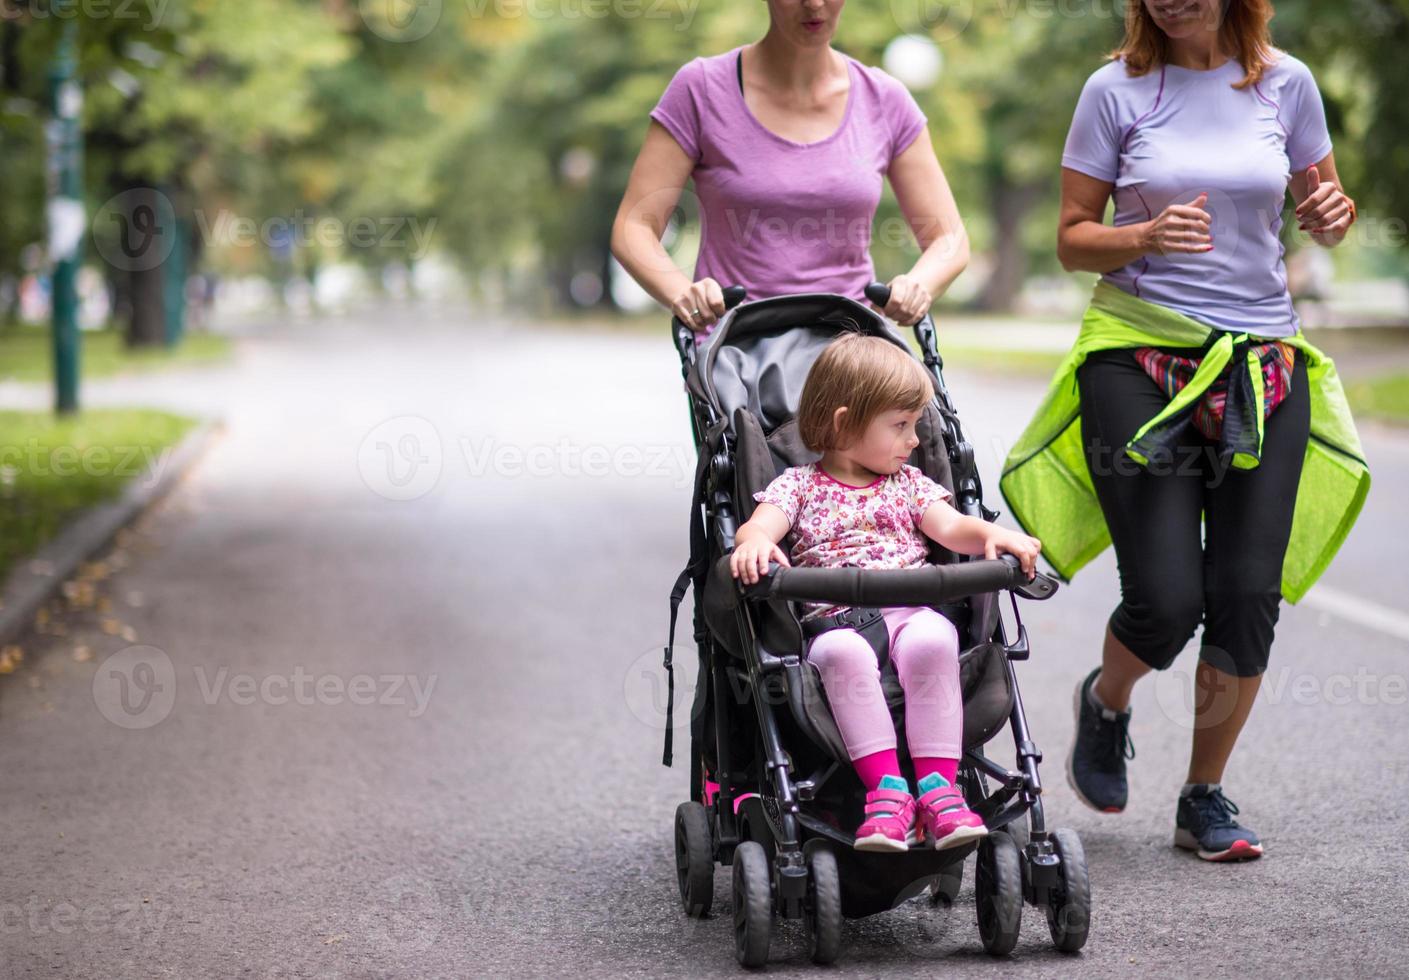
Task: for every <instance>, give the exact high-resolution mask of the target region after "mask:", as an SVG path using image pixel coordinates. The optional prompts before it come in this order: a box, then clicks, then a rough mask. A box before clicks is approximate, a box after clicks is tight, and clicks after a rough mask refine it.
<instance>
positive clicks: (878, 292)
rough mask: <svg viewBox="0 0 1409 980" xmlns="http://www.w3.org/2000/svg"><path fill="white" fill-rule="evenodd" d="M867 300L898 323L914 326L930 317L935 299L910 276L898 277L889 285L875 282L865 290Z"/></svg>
mask: <svg viewBox="0 0 1409 980" xmlns="http://www.w3.org/2000/svg"><path fill="white" fill-rule="evenodd" d="M864 292H865V294H866V298H867V299H869V300H870V301H871V302H872V304H874V305H875V306H878V307H880V308H881V310H882V311H883V312H884V313H885V315H886V316H888V317H890V318H891V319H892V320H894V321H895V322H896V323H900V324H904V325H905V326H913V325H915V324H917V323H919V322H920V321H921V320H923V319H924V318H925V317H927V316H929V312H930V306H931V305H932V304H933V303H934V297H933V296H931V295H930V292H929V290H928V289H926V288H925V287H924V286H922V285H920V283H919V281H918V280H916V279H915V278H913V277H912V276H909V275H904V274H902V275H898V276H896V277H895V278H894V279H892V280H891V281H890V282H889V283H884V282H873V283H871V284H870V285H868V286H867V287H866V288H865V290H864Z"/></svg>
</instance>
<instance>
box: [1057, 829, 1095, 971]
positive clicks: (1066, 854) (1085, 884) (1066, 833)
mask: <svg viewBox="0 0 1409 980" xmlns="http://www.w3.org/2000/svg"><path fill="white" fill-rule="evenodd" d="M1052 843H1053V845H1054V846H1055V848H1056V851H1057V856H1058V857H1059V858H1061V864H1059V865H1058V866H1057V877H1058V881H1059V883H1058V885H1057V887H1055V888H1052V889H1050V890H1049V891H1048V893H1047V928H1048V929H1049V930H1050V931H1051V933H1052V944H1053V945H1054V946H1056V947H1057V948H1058V949H1059V950H1061V951H1062V952H1063V953H1075V952H1076V951H1077V950H1079V949H1080V948H1081V947H1082V946H1085V945H1086V934H1087V931H1088V930H1089V929H1090V926H1091V882H1090V879H1089V878H1088V877H1087V875H1086V851H1085V849H1084V848H1082V846H1081V838H1080V837H1078V836H1077V835H1076V831H1074V830H1070V829H1068V828H1066V827H1063V828H1061V829H1060V830H1055V831H1053V832H1052Z"/></svg>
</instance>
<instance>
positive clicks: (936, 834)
mask: <svg viewBox="0 0 1409 980" xmlns="http://www.w3.org/2000/svg"><path fill="white" fill-rule="evenodd" d="M933 779H934V780H937V781H938V782H939V785H934V784H933V783H932V781H931V777H929V776H926V777H925V778H924V779H923V780H921V785H920V790H921V792H922V794H923V795H922V796H921V797H920V799H919V800H918V801H917V802H916V804H915V805H916V809H917V810H918V811H919V815H918V818H917V822H918V824H919V836H920V838H921V839H922V840H923V839H925V838H928V839H929V842H930V846H931V847H933V848H934V849H935V850H937V851H940V850H944V849H945V848H946V847H958V846H959V845H960V844H967V843H968V842H969V841H972V840H978V839H980V838H982V837H987V836H988V828H987V827H986V826H984V823H983V817H980V816H979V815H978V814H977V813H975V812H974V811H972V810H970V809H969V808H968V806H967V805H966V804H965V803H964V794H962V793H960V792H959V790H958V788H956V787H954V786H951V785H949V784H948V783H946V782H944V778H943V777H942V776H939V775H938V774H935V775H934V777H933ZM927 784H928V785H929V786H930V788H929V789H928V790H926V789H925V786H926V785H927Z"/></svg>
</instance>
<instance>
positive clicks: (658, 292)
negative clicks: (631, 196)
mask: <svg viewBox="0 0 1409 980" xmlns="http://www.w3.org/2000/svg"><path fill="white" fill-rule="evenodd" d="M611 249H612V255H614V256H616V260H617V261H618V262H620V263H621V265H622V268H624V269H625V270H626V271H627V272H628V273H629V274H630V275H631V278H633V279H635V280H636V281H637V282H638V283H640V284H641V288H643V289H644V290H646V292H648V293H650V294H651V297H652V298H653V299H654V300H655V301H656V302H657V303H659V304H660V305H661V306H664V307H665V308H666V309H670V305H671V304H672V303H673V302H675V298H676V297H677V296H679V295H680V294H681V293H683V292H685V290H687V289H689V288H690V279H689V277H688V276H686V275H685V274H684V273H683V272H681V271H680V269H679V268H678V267H677V266H676V265H675V262H674V260H673V259H671V257H670V253H668V252H667V251H666V250H665V246H663V245H662V244H661V241H660V235H658V234H657V233H656V232H655V229H653V228H651V226H650V225H648V224H646V223H645V222H643V221H633V220H631V219H625V220H621V221H618V222H617V223H616V224H615V225H614V226H613V227H612V241H611Z"/></svg>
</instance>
